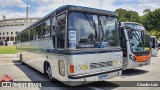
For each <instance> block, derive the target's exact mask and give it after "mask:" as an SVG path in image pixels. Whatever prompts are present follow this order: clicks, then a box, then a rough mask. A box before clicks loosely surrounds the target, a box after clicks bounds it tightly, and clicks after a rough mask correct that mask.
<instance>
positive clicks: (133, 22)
mask: <svg viewBox="0 0 160 90" xmlns="http://www.w3.org/2000/svg"><path fill="white" fill-rule="evenodd" d="M121 23H128V24H138V25H141V26H143V25H142V24H140V23H137V22H121Z"/></svg>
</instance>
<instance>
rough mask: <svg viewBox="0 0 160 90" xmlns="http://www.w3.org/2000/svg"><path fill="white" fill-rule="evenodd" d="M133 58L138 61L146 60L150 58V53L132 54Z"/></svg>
mask: <svg viewBox="0 0 160 90" xmlns="http://www.w3.org/2000/svg"><path fill="white" fill-rule="evenodd" d="M134 58H135V59H136V60H137V61H138V62H146V61H148V60H150V58H151V55H150V54H149V55H146V56H134Z"/></svg>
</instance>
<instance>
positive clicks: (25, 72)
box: [0, 54, 160, 90]
mask: <svg viewBox="0 0 160 90" xmlns="http://www.w3.org/2000/svg"><path fill="white" fill-rule="evenodd" d="M2 60H3V61H2ZM7 60H9V59H7ZM0 61H1V62H5V63H3V64H0V76H3V75H6V74H7V75H10V76H13V78H14V81H47V84H50V85H52V86H53V87H40V88H38V87H37V88H0V90H108V89H109V90H110V89H112V90H119V89H120V90H128V89H130V90H135V89H136V90H142V89H148V90H159V89H160V88H155V87H143V88H142V87H108V86H110V85H112V86H119V85H118V84H117V83H111V81H160V54H159V55H158V56H157V57H152V62H151V64H150V65H149V66H144V67H139V68H136V69H130V70H126V71H123V75H122V76H120V77H116V78H113V79H109V80H107V81H105V82H100V83H91V84H86V85H83V86H78V87H69V86H65V85H64V84H62V83H61V82H59V81H56V80H53V81H52V82H51V81H50V80H49V79H48V78H47V77H46V76H45V75H43V74H42V73H40V72H38V71H36V70H35V69H33V68H31V67H29V66H28V65H21V64H20V63H19V62H18V61H17V60H15V58H14V60H13V61H12V60H11V61H9V63H6V61H5V58H3V59H2V58H1V59H0ZM99 85H102V86H99ZM159 86H160V85H159Z"/></svg>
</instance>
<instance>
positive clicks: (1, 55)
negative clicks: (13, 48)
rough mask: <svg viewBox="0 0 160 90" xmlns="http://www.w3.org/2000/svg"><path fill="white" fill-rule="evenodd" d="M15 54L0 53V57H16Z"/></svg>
mask: <svg viewBox="0 0 160 90" xmlns="http://www.w3.org/2000/svg"><path fill="white" fill-rule="evenodd" d="M16 57H17V54H0V58H16Z"/></svg>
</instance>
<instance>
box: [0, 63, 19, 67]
mask: <svg viewBox="0 0 160 90" xmlns="http://www.w3.org/2000/svg"><path fill="white" fill-rule="evenodd" d="M20 64H21V63H7V64H0V66H5V65H6V66H7V65H20Z"/></svg>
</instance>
